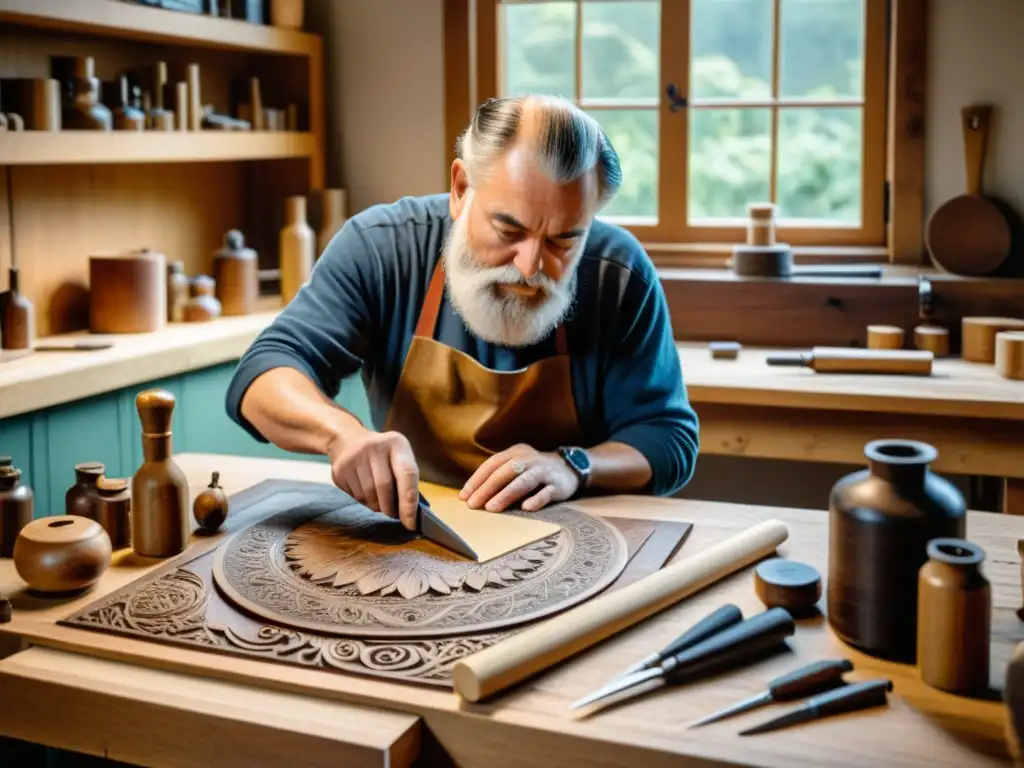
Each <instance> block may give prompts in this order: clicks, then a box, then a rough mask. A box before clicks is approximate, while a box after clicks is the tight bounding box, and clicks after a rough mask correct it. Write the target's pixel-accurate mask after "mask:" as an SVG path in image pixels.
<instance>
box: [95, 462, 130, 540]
mask: <svg viewBox="0 0 1024 768" xmlns="http://www.w3.org/2000/svg"><path fill="white" fill-rule="evenodd" d="M96 496H97V499H96V522H98V523H99V524H100V525H102V526H103V530H105V531H106V532H107V535H108V536H109V537H110V544H111V546H113V548H114V549H121V548H123V547H127V546H130V545H131V508H132V494H131V491H130V490H129V489H128V481H127V480H121V479H115V478H112V477H101V478H99V479H98V480H97V481H96Z"/></svg>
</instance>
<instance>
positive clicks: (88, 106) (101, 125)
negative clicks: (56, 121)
mask: <svg viewBox="0 0 1024 768" xmlns="http://www.w3.org/2000/svg"><path fill="white" fill-rule="evenodd" d="M100 93H101V89H100V81H99V78H97V77H96V66H95V62H94V61H93V58H92V57H91V56H85V57H83V58H80V59H78V60H77V61H76V62H75V97H74V103H73V106H72V108H71V110H70V111H69V113H68V114H67V115H66V119H65V120H64V129H65V130H70V131H110V130H113V128H114V116H113V114H112V113H111V111H110V109H109V108H107V107H106V106H104V105H103V104H102V103H101V102H100Z"/></svg>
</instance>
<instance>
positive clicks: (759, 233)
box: [747, 203, 775, 245]
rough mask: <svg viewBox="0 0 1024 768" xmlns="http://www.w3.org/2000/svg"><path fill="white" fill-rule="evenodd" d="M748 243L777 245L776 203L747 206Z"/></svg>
mask: <svg viewBox="0 0 1024 768" xmlns="http://www.w3.org/2000/svg"><path fill="white" fill-rule="evenodd" d="M747 215H748V217H749V218H748V219H747V245H775V204H774V203H751V204H750V205H748V206H747Z"/></svg>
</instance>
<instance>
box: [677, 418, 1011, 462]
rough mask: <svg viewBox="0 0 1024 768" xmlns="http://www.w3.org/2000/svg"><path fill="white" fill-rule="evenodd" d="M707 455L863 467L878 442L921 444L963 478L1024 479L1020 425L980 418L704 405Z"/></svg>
mask: <svg viewBox="0 0 1024 768" xmlns="http://www.w3.org/2000/svg"><path fill="white" fill-rule="evenodd" d="M697 413H698V415H699V416H700V450H701V453H706V454H715V455H719V456H747V457H753V458H761V459H788V460H791V461H814V462H832V463H838V464H863V463H865V458H864V446H865V445H866V444H867V443H868V442H870V441H871V440H877V439H880V438H887V437H891V438H900V439H908V440H922V441H924V442H926V443H929V444H930V445H933V446H935V448H936V449H937V450H938V452H939V457H938V459H937V460H936V461H935V462H933V464H932V468H933V469H935V470H936V471H939V472H950V473H956V474H964V475H972V474H973V475H993V476H997V477H1017V478H1024V445H1022V444H1021V442H1020V426H1019V424H1014V423H1011V422H1004V421H989V420H982V419H957V418H945V419H936V418H934V417H931V416H907V415H899V416H897V415H895V414H889V413H863V412H859V413H853V412H849V411H820V410H802V409H800V408H771V407H758V406H747V405H744V406H737V405H717V404H703V405H698V406H697Z"/></svg>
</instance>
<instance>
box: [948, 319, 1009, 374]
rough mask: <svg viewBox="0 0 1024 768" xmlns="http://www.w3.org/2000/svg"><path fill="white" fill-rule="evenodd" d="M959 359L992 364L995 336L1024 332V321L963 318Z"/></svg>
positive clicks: (994, 352)
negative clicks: (1001, 333) (1008, 332)
mask: <svg viewBox="0 0 1024 768" xmlns="http://www.w3.org/2000/svg"><path fill="white" fill-rule="evenodd" d="M961 328H962V339H961V347H962V351H961V357H963V359H964V360H966V361H968V362H971V363H994V362H995V359H996V334H997V333H999V332H1000V331H1024V320H1018V319H1017V318H1014V317H965V318H964V319H963V320H962V321H961Z"/></svg>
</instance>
